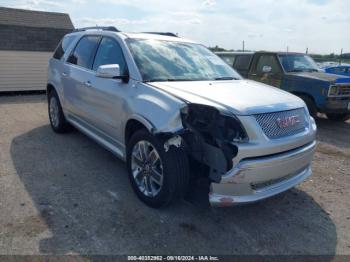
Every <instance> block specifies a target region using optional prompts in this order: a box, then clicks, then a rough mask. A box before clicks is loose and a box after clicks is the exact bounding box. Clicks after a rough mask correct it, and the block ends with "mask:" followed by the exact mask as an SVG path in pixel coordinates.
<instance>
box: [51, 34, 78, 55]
mask: <svg viewBox="0 0 350 262" xmlns="http://www.w3.org/2000/svg"><path fill="white" fill-rule="evenodd" d="M75 37H76V36H73V35H70V36H65V37H63V38H62V40H61V42H60V43H59V44H58V46H57V48H56V50H55V52H54V54H53V58H55V59H58V60H60V59H61V58H62V57H63V56H64V54H65V53H66V51H67V49H68V47H69V45H70V44H71V43H72V42H73V40H74V39H75Z"/></svg>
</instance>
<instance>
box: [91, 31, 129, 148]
mask: <svg viewBox="0 0 350 262" xmlns="http://www.w3.org/2000/svg"><path fill="white" fill-rule="evenodd" d="M110 64H118V65H119V68H120V72H121V75H126V74H127V72H128V69H127V65H126V61H125V58H124V55H123V51H122V49H121V47H120V45H119V43H118V42H117V40H115V39H113V38H111V37H103V38H102V40H101V43H100V45H99V47H98V49H97V52H96V56H95V59H94V62H93V66H92V71H93V72H94V76H93V77H92V78H91V86H90V87H89V88H87V89H86V92H87V96H86V99H87V101H86V104H88V106H89V109H90V114H92V116H91V117H92V118H93V122H94V126H95V127H96V128H98V129H99V130H100V131H101V135H102V136H104V139H105V140H109V141H110V142H112V143H117V144H120V142H122V141H123V134H124V132H123V130H121V121H122V119H123V118H124V109H123V105H124V101H125V100H126V99H127V96H128V95H129V93H130V90H131V88H130V87H129V84H128V83H126V82H124V81H123V80H121V79H111V78H102V77H98V76H96V72H97V70H98V68H99V66H101V65H110ZM117 146H118V145H117ZM119 146H120V145H119Z"/></svg>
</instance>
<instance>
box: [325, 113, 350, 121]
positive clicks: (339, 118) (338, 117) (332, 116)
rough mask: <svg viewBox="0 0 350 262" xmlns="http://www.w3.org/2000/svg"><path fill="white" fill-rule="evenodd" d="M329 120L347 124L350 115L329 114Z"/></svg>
mask: <svg viewBox="0 0 350 262" xmlns="http://www.w3.org/2000/svg"><path fill="white" fill-rule="evenodd" d="M327 118H328V119H329V120H332V121H338V122H345V121H347V120H349V119H350V114H347V113H343V114H334V113H329V114H327Z"/></svg>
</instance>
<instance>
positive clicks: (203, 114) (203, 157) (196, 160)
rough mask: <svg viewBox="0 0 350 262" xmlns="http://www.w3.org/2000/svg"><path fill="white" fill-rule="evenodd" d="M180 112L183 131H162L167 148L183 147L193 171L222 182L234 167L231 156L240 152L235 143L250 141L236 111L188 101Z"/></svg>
mask: <svg viewBox="0 0 350 262" xmlns="http://www.w3.org/2000/svg"><path fill="white" fill-rule="evenodd" d="M180 115H181V120H182V125H183V129H182V130H180V131H177V132H176V133H173V134H169V133H167V134H164V133H163V134H159V135H162V136H163V137H164V136H165V137H167V139H166V140H165V143H164V148H165V151H168V150H169V147H170V146H176V147H180V146H182V147H183V148H184V149H185V150H186V152H187V154H188V156H189V158H190V160H191V161H190V164H191V169H192V170H191V171H192V173H194V174H195V175H196V176H197V177H198V176H205V177H207V178H208V179H209V181H210V182H215V183H220V181H221V177H222V176H223V175H225V174H226V173H227V172H228V171H229V170H231V169H232V165H233V162H232V159H233V158H234V157H235V156H236V155H237V153H238V147H237V146H236V145H235V143H241V142H246V141H248V136H247V134H246V132H245V130H244V128H243V126H242V124H241V123H240V121H239V120H238V119H237V118H236V117H235V116H234V115H233V114H224V113H222V112H220V111H219V110H218V109H216V108H214V107H211V106H207V105H201V104H187V105H186V107H184V108H182V109H181V112H180ZM199 173H200V174H199Z"/></svg>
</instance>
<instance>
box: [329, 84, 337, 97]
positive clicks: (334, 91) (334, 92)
mask: <svg viewBox="0 0 350 262" xmlns="http://www.w3.org/2000/svg"><path fill="white" fill-rule="evenodd" d="M337 94H338V86H330V87H329V90H328V96H336V95H337Z"/></svg>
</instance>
